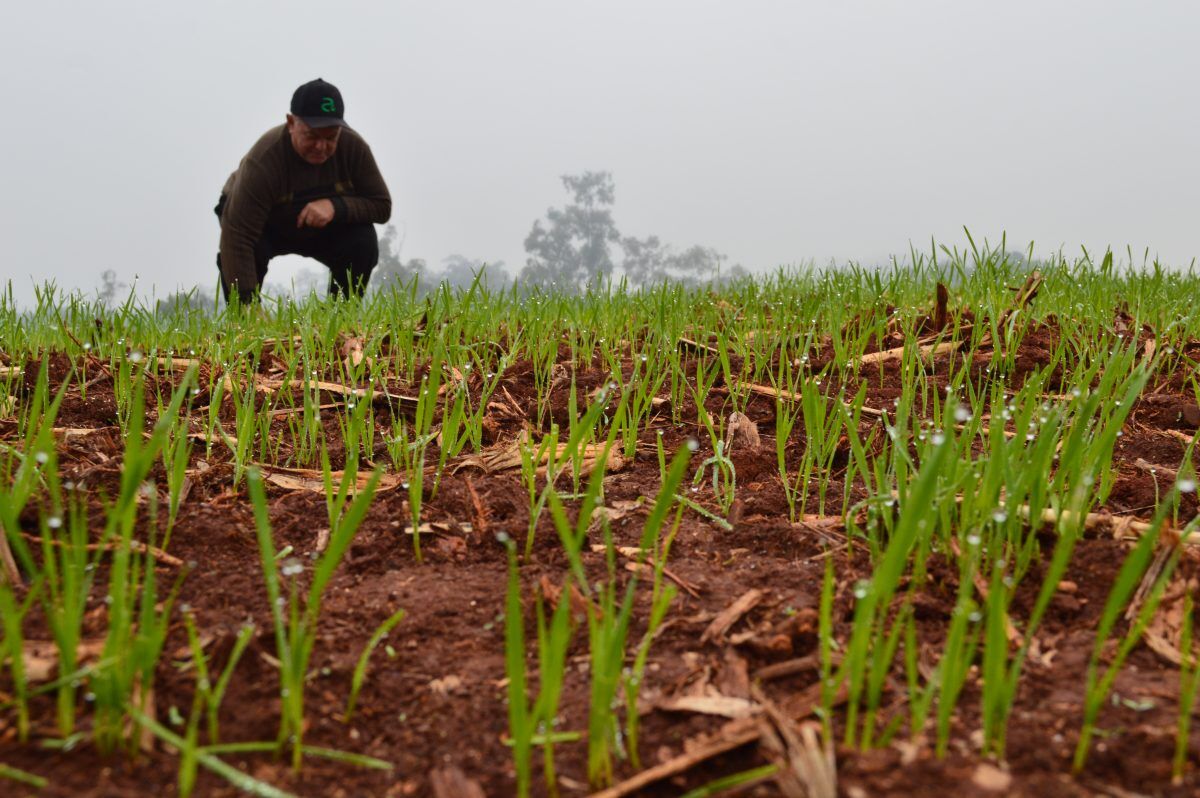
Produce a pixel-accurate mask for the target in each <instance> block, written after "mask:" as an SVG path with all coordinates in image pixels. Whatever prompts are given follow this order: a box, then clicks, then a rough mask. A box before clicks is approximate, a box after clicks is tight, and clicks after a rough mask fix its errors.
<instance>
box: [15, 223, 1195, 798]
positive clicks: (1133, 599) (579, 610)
mask: <svg viewBox="0 0 1200 798" xmlns="http://www.w3.org/2000/svg"><path fill="white" fill-rule="evenodd" d="M913 260H914V261H915V265H907V266H904V267H900V266H896V267H895V268H893V269H890V270H883V271H880V272H875V271H867V270H860V269H852V268H849V269H844V270H829V271H824V272H820V271H807V270H802V271H797V272H789V273H779V274H776V275H774V276H770V277H766V278H760V279H759V280H758V281H757V282H744V283H737V284H733V285H728V286H725V287H722V288H719V289H699V290H691V291H688V290H684V289H682V288H670V287H667V288H661V289H658V290H648V291H643V292H630V291H624V290H617V289H615V288H614V289H611V290H608V291H604V292H600V293H592V294H588V295H585V296H569V295H553V294H532V295H527V296H523V295H520V294H517V293H508V294H501V295H496V294H491V293H489V292H487V291H486V290H484V289H483V288H482V287H480V286H476V287H475V288H474V289H472V290H471V291H467V292H458V293H454V294H451V293H450V292H448V291H442V292H435V293H433V294H430V295H428V296H425V297H419V296H417V295H416V293H415V292H407V293H406V292H400V293H394V294H390V295H388V296H380V295H374V296H371V297H368V299H367V300H365V301H362V302H357V301H354V302H342V303H333V304H328V303H323V302H322V301H320V300H317V299H310V300H308V301H305V302H302V303H299V304H291V303H283V304H278V305H275V304H272V305H269V306H266V307H254V308H249V309H233V310H230V311H224V310H222V311H221V312H220V313H209V314H204V313H195V312H194V313H191V314H188V313H186V312H178V313H174V314H171V313H168V314H160V315H155V314H154V313H152V312H150V311H148V310H145V309H144V308H142V307H141V306H140V305H139V304H138V303H137V302H135V301H130V302H129V303H126V304H125V305H123V306H121V307H117V308H115V309H114V308H104V307H100V306H98V305H96V304H95V303H91V302H88V301H86V300H84V299H82V298H80V297H71V296H63V295H61V294H57V293H56V292H54V291H53V290H49V289H47V291H46V292H45V293H43V294H42V295H41V296H40V298H39V302H38V306H37V307H36V308H33V309H29V310H25V311H18V310H17V309H16V308H15V307H14V306H13V303H12V301H11V298H10V299H8V300H6V301H3V302H0V419H2V420H0V470H2V472H3V477H2V481H0V488H2V490H0V522H2V523H3V527H4V531H5V536H4V538H3V539H4V540H5V541H6V542H7V546H5V547H4V549H0V555H3V556H4V559H5V562H3V563H0V567H2V569H3V570H2V574H3V575H2V577H0V619H2V621H3V642H2V643H0V763H2V764H0V783H3V785H4V786H3V792H4V794H6V795H23V794H29V795H39V796H68V795H69V796H101V795H103V796H114V795H117V796H124V795H131V796H132V795H172V794H184V795H186V794H194V795H233V794H239V793H241V792H243V791H245V792H249V793H251V794H258V795H265V796H278V795H287V794H291V795H301V796H362V795H387V796H410V795H413V796H438V798H457V797H458V796H463V797H465V798H470V797H471V796H481V795H488V796H512V795H525V794H529V795H538V796H545V795H563V796H572V795H579V796H582V795H591V794H597V795H602V796H610V797H614V796H622V795H638V796H679V795H688V796H717V795H751V796H757V795H761V796H766V795H784V796H789V798H792V797H794V796H812V798H822V797H824V796H833V795H835V794H841V795H847V796H866V795H881V794H886V795H914V796H916V795H928V794H931V793H933V792H935V791H938V790H942V791H951V790H952V791H954V792H955V794H964V795H981V796H982V795H1001V794H1008V793H1013V794H1025V795H1056V796H1062V795H1095V794H1108V795H1114V796H1126V795H1133V794H1156V795H1157V794H1162V795H1180V796H1182V795H1194V794H1196V793H1197V791H1200V777H1198V776H1197V769H1198V768H1200V756H1198V749H1197V745H1198V743H1200V735H1198V734H1197V732H1196V731H1195V730H1194V728H1193V724H1192V722H1191V721H1192V718H1193V710H1194V697H1195V693H1196V686H1197V660H1196V653H1195V646H1194V645H1193V639H1194V637H1195V635H1194V633H1193V626H1192V617H1193V596H1194V593H1195V590H1196V576H1197V557H1196V549H1195V546H1194V541H1193V540H1192V532H1193V530H1194V529H1195V527H1196V526H1197V524H1200V521H1197V518H1198V516H1197V499H1196V475H1195V472H1194V466H1193V454H1192V450H1193V447H1194V435H1195V433H1196V430H1197V427H1198V425H1200V382H1198V380H1197V360H1200V313H1198V312H1197V308H1196V303H1195V297H1196V296H1198V295H1200V279H1198V278H1196V277H1195V276H1193V275H1192V274H1190V273H1179V272H1171V271H1165V270H1161V269H1158V268H1157V267H1150V268H1144V269H1140V270H1132V271H1126V270H1122V269H1119V268H1117V267H1115V266H1114V265H1113V262H1112V258H1111V256H1106V257H1105V258H1104V259H1102V260H1100V261H1096V262H1093V261H1092V260H1091V259H1090V258H1088V257H1084V258H1083V259H1081V260H1077V261H1067V260H1063V259H1061V258H1060V259H1057V260H1055V261H1052V262H1046V263H1040V264H1038V265H1037V267H1036V269H1035V268H1034V267H1033V266H1030V265H1028V264H1027V263H1025V262H1024V261H1022V262H1021V263H1015V262H1012V261H1010V260H1008V259H1007V258H1006V257H1005V256H1004V255H1003V254H1002V251H1000V250H991V249H982V250H976V249H974V248H973V247H972V248H971V249H969V250H967V251H965V252H957V251H945V250H942V251H939V252H938V253H937V254H936V257H934V256H931V255H924V256H923V255H920V254H918V253H914V256H913Z"/></svg>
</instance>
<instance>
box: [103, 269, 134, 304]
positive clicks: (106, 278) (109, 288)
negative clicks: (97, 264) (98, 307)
mask: <svg viewBox="0 0 1200 798" xmlns="http://www.w3.org/2000/svg"><path fill="white" fill-rule="evenodd" d="M128 287H129V283H126V282H122V281H120V280H118V279H117V273H116V272H115V271H113V270H112V269H105V270H104V271H102V272H100V287H99V288H97V289H96V298H97V299H99V300H100V303H101V304H103V305H109V306H112V305H115V304H116V303H117V294H119V293H121V292H122V291H124V290H125V289H126V288H128Z"/></svg>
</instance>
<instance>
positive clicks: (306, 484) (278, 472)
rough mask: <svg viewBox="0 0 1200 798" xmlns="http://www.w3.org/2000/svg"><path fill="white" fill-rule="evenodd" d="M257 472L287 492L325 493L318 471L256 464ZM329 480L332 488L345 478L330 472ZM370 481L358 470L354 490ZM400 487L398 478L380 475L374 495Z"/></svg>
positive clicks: (394, 475) (367, 475)
mask: <svg viewBox="0 0 1200 798" xmlns="http://www.w3.org/2000/svg"><path fill="white" fill-rule="evenodd" d="M256 465H257V466H258V468H259V470H261V471H262V475H263V479H265V480H267V481H268V482H270V483H271V484H273V485H278V486H279V487H281V488H285V489H287V490H306V491H309V492H311V493H324V492H325V477H324V476H323V475H322V473H321V472H320V471H317V470H316V469H312V468H283V467H281V466H268V465H263V464H261V463H259V464H256ZM329 476H330V478H331V479H332V480H333V485H334V488H336V487H337V486H338V485H340V484H341V482H342V478H343V477H344V476H345V472H344V471H333V472H330V475H329ZM370 481H371V472H370V471H367V470H360V471H359V472H358V474H357V475H355V485H354V490H355V491H359V490H363V489H364V488H366V487H367V483H368V482H370ZM398 487H400V477H399V476H397V475H396V474H382V475H380V477H379V484H378V485H377V486H376V488H375V492H376V493H383V492H384V491H389V490H395V489H396V488H398Z"/></svg>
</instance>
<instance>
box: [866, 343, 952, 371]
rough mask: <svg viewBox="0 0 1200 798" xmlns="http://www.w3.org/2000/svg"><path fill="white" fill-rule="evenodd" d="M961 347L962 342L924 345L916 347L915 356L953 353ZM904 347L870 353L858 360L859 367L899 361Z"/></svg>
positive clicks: (927, 356)
mask: <svg viewBox="0 0 1200 798" xmlns="http://www.w3.org/2000/svg"><path fill="white" fill-rule="evenodd" d="M960 346H962V341H943V342H942V343H940V344H926V345H925V346H918V347H917V354H918V355H919V356H921V357H923V358H929V357H933V356H935V355H942V354H945V353H947V352H953V351H954V350H956V349H958V347H960ZM905 349H906V347H903V346H898V347H896V348H895V349H885V350H883V351H881V352H870V353H868V354H865V355H863V356H862V357H860V358H859V359H858V363H859V365H860V366H869V365H872V364H874V363H884V362H886V361H888V360H900V359H902V358H903V357H904V352H905Z"/></svg>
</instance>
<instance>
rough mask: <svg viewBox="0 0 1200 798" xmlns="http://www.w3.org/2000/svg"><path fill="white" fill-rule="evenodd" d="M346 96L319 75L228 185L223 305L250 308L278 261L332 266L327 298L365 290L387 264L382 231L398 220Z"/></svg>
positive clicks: (222, 215)
mask: <svg viewBox="0 0 1200 798" xmlns="http://www.w3.org/2000/svg"><path fill="white" fill-rule="evenodd" d="M344 116H345V105H344V104H343V103H342V94H341V92H339V91H338V90H337V88H336V87H334V86H333V85H332V84H329V83H326V82H325V81H324V80H321V79H320V78H317V79H316V80H314V81H310V82H308V83H305V84H304V85H303V86H301V87H300V88H298V89H296V93H295V94H293V95H292V105H291V113H289V114H288V115H287V124H285V125H280V126H279V127H274V128H271V129H270V130H268V131H267V132H266V133H265V134H264V135H263V136H262V138H260V139H259V140H258V142H257V143H256V144H255V145H254V146H253V147H251V148H250V152H248V153H247V154H246V157H244V158H242V162H241V163H240V164H239V165H238V168H237V171H235V172H234V173H233V174H232V175H230V176H229V179H228V180H227V181H225V188H224V189H222V191H221V199H220V200H219V201H218V203H217V207H216V213H217V218H218V219H220V222H221V250H220V252H219V253H218V254H217V268H218V269H220V271H221V288H222V290H223V291H224V293H225V300H226V301H229V299H230V297H231V295H233V294H235V293H236V295H237V296H238V297H239V298H240V299H241V301H242V302H250V301H252V300H253V299H254V298H255V297H256V296H257V293H258V290H259V289H260V288H261V287H262V283H263V279H264V278H265V277H266V275H267V264H268V263H269V262H270V260H271V258H273V257H275V256H276V255H292V254H295V255H303V256H305V257H308V258H314V259H315V260H317V261H320V262H321V263H322V264H324V265H325V266H327V267H329V271H330V279H329V292H330V294H331V295H335V296H344V295H348V294H358V293H361V292H362V290H363V288H364V287H365V286H366V284H367V281H368V280H369V279H370V277H371V271H372V270H373V269H374V268H375V264H376V263H377V262H378V260H379V238H378V236H377V235H376V233H375V225H376V224H383V223H384V222H386V221H387V220H388V218H389V217H390V216H391V214H392V198H391V196H390V195H389V194H388V189H387V185H386V184H385V183H384V182H383V176H382V175H380V174H379V167H377V166H376V165H375V158H374V156H372V155H371V148H370V147H368V146H367V143H366V142H365V141H363V139H362V137H361V136H359V135H358V134H357V133H355V132H354V131H353V130H351V129H350V128H349V127H348V126H347V125H346V121H345V119H344Z"/></svg>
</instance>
